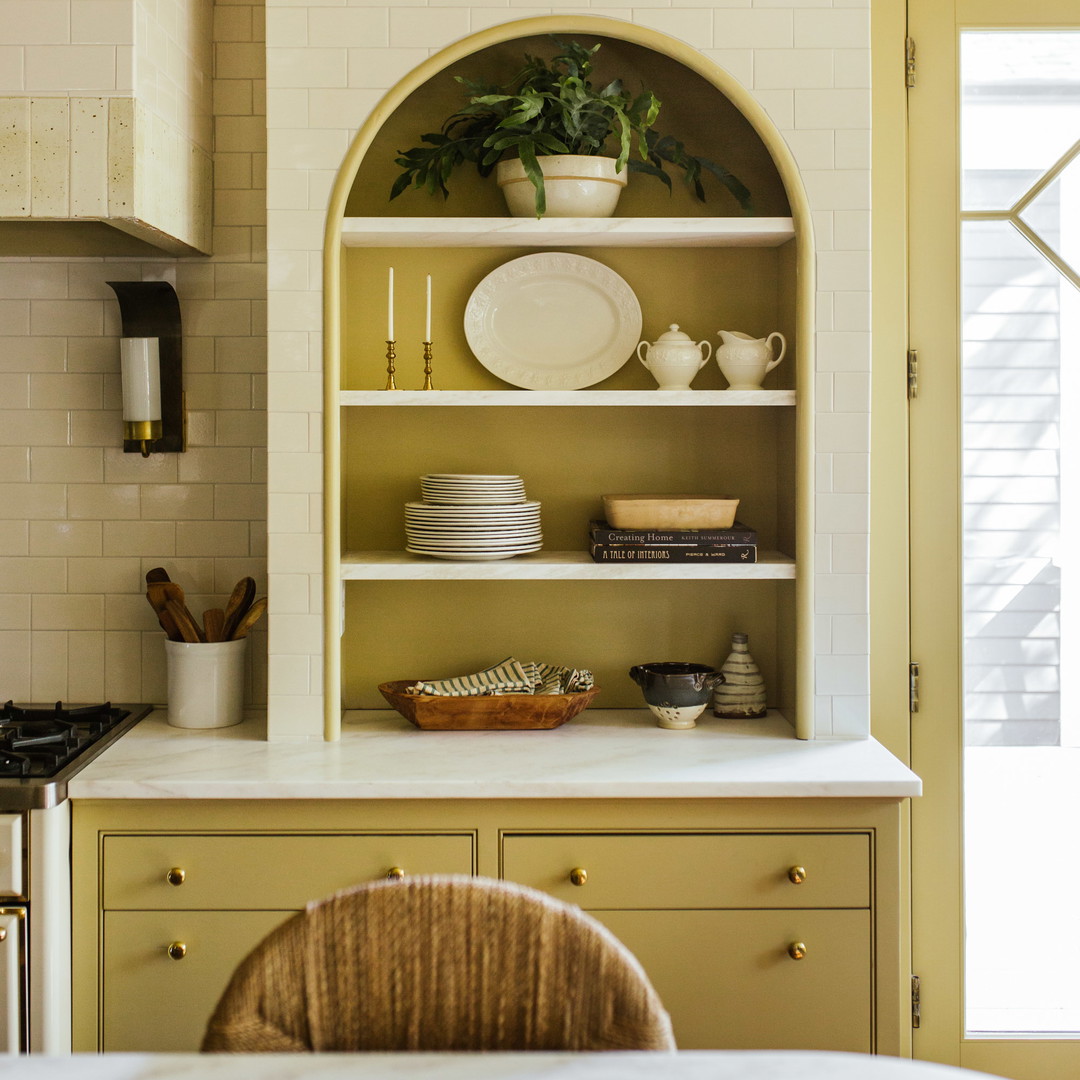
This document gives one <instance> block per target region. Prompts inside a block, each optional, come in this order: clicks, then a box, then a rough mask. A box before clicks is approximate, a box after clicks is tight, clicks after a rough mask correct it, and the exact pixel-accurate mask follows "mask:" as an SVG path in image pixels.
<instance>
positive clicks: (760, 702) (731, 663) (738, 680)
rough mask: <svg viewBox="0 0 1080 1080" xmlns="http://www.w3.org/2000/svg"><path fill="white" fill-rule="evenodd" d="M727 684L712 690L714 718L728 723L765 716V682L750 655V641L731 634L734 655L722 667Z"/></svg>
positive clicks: (724, 683)
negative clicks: (719, 717) (722, 719)
mask: <svg viewBox="0 0 1080 1080" xmlns="http://www.w3.org/2000/svg"><path fill="white" fill-rule="evenodd" d="M720 671H721V672H722V673H723V676H724V681H723V682H722V683H721V684H720V685H719V686H717V687H716V689H715V690H714V691H713V703H712V704H713V715H714V716H722V717H724V718H726V719H728V720H748V719H757V718H758V717H761V716H764V715H765V680H764V679H763V678H762V677H761V672H760V671H759V670H758V666H757V664H755V663H754V658H753V657H752V656H751V655H750V638H749V636H748V635H746V634H732V635H731V653H730V655H729V656H728V658H727V659H726V660H725V661H724V663H723V664H722V665H721V667H720Z"/></svg>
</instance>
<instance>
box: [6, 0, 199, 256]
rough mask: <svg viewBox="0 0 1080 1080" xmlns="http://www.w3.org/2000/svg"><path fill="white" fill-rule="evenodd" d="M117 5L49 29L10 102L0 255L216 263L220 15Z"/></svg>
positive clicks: (139, 0)
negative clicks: (216, 32) (208, 259)
mask: <svg viewBox="0 0 1080 1080" xmlns="http://www.w3.org/2000/svg"><path fill="white" fill-rule="evenodd" d="M65 6H70V5H65ZM79 6H80V5H77V4H76V5H75V7H79ZM108 6H109V9H110V10H109V12H107V13H103V12H97V13H95V12H82V11H79V12H76V11H72V12H70V17H69V18H65V20H63V21H62V25H61V22H59V21H57V20H53V22H49V20H47V19H43V21H42V23H41V25H40V26H38V27H37V28H36V34H37V36H35V37H31V39H30V40H31V42H33V43H28V44H26V45H23V46H21V48H22V49H23V52H24V54H25V56H24V67H25V70H26V73H27V74H26V78H25V82H24V85H23V87H22V89H21V90H20V91H17V92H14V91H9V92H8V93H6V94H0V255H59V256H65V255H67V256H78V255H161V254H162V253H166V254H169V255H196V254H209V252H210V240H211V224H212V211H213V166H212V158H211V152H212V148H213V101H212V85H213V82H212V80H213V75H212V72H213V48H214V46H213V32H212V19H213V4H209V3H207V0H168V3H158V2H152V3H151V2H148V0H111V3H110V4H109V5H108ZM106 15H107V17H106ZM43 35H44V36H43ZM9 38H10V40H13V41H18V40H19V37H18V31H17V30H16V31H15V32H14V36H12V35H9ZM39 52H40V54H41V55H40V56H39V55H36V54H37V53H39ZM32 61H33V62H32Z"/></svg>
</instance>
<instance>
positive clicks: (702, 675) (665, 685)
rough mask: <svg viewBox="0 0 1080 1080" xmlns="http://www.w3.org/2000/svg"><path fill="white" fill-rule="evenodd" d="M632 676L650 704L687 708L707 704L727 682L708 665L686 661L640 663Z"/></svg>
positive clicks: (632, 672)
mask: <svg viewBox="0 0 1080 1080" xmlns="http://www.w3.org/2000/svg"><path fill="white" fill-rule="evenodd" d="M630 678H631V679H633V680H634V682H636V683H637V684H638V686H640V687H641V692H642V694H643V695H644V697H645V702H646V704H648V705H662V706H666V707H669V708H676V709H685V708H691V707H693V706H694V705H705V704H706V703H707V702H708V700H709V695H710V694H711V693H712V692H713V690H714V689H715V688H716V687H717V686H719V685H720V683H722V682H723V681H724V676H723V675H722V674H721V673H720V672H719V671H717V670H716V668H713V667H709V665H708V664H684V663H680V662H679V661H676V660H666V661H663V662H662V663H656V664H637V665H635V666H634V667H632V668H631V669H630Z"/></svg>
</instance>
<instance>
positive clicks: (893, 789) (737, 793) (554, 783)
mask: <svg viewBox="0 0 1080 1080" xmlns="http://www.w3.org/2000/svg"><path fill="white" fill-rule="evenodd" d="M600 690H601V697H602V695H603V687H601V688H600ZM598 700H599V699H598ZM920 791H921V785H920V781H919V778H918V777H917V776H915V774H914V773H912V772H911V771H910V770H909V769H908V768H907V767H906V766H905V765H904V764H903V763H902V762H901V761H899V760H898V759H897V758H895V757H893V755H892V754H890V753H889V751H888V750H886V749H885V747H883V746H882V745H881V744H880V743H878V742H877V741H876V740H874V739H857V740H816V741H802V740H799V739H796V738H795V737H794V732H793V731H792V729H791V726H790V725H789V724H788V723H787V721H786V720H785V719H784V717H783V716H782V715H781V714H779V713H775V712H771V713H770V714H769V715H768V717H766V718H765V719H764V720H743V721H722V720H718V719H716V718H715V717H713V716H711V715H706V716H704V717H702V719H701V720H699V721H698V725H697V727H695V728H691V729H689V730H685V731H665V730H664V729H663V728H660V727H657V726H656V722H655V721H654V720H653V717H652V714H651V713H649V711H648V710H647V709H589V710H587V711H586V712H584V713H582V714H581V715H580V716H578V717H575V718H574V719H573V720H571V721H570V722H569V723H567V724H565V725H563V726H562V727H560V728H556V729H554V730H553V731H420V730H418V729H417V728H414V727H412V726H411V725H410V724H409V723H408V722H407V721H406V720H405V719H403V718H402V717H401V716H399V715H398V714H397V713H395V712H390V711H388V710H371V711H365V712H347V713H346V714H345V718H344V723H343V724H342V733H341V738H340V739H339V740H338V741H337V742H332V743H326V742H322V741H277V742H267V741H266V727H265V722H263V721H261V720H258V719H249V720H246V721H244V723H242V724H238V725H237V726H236V727H229V728H216V729H212V730H198V729H188V728H174V727H170V726H169V725H168V724H167V723H166V721H165V714H164V713H163V712H154V713H152V714H151V715H150V716H148V717H147V718H146V719H145V720H142V721H141V722H140V723H138V724H136V725H135V727H133V728H132V729H131V731H130V732H128V733H127V734H126V735H124V736H122V737H121V738H120V739H118V740H117V741H116V742H115V743H113V744H112V745H111V746H110V747H109V748H108V749H107V750H105V752H104V753H102V755H101V756H100V757H98V758H96V759H95V760H94V761H92V762H90V764H89V765H87V766H86V768H85V769H83V770H82V771H81V772H80V773H79V774H78V775H77V776H74V777H72V779H71V781H70V782H69V784H68V794H69V796H70V797H71V798H73V799H503V798H509V799H516V798H522V799H549V798H550V799H572V798H583V799H596V798H613V799H622V798H634V799H643V798H644V799H648V798H655V799H659V798H674V799H686V798H862V797H865V798H904V797H907V796H910V795H918V794H919V793H920Z"/></svg>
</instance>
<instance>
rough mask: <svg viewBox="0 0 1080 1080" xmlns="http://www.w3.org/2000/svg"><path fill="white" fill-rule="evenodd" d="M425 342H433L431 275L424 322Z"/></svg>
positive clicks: (429, 276)
mask: <svg viewBox="0 0 1080 1080" xmlns="http://www.w3.org/2000/svg"><path fill="white" fill-rule="evenodd" d="M424 340H425V341H430V340H431V275H430V274H428V276H427V319H426V320H425V322H424Z"/></svg>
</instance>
